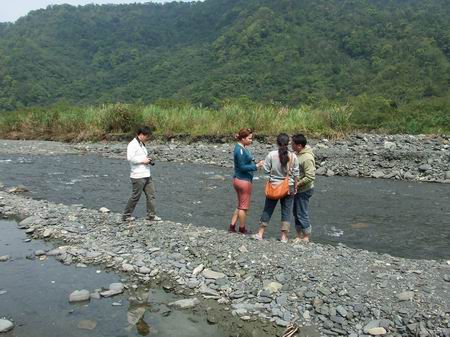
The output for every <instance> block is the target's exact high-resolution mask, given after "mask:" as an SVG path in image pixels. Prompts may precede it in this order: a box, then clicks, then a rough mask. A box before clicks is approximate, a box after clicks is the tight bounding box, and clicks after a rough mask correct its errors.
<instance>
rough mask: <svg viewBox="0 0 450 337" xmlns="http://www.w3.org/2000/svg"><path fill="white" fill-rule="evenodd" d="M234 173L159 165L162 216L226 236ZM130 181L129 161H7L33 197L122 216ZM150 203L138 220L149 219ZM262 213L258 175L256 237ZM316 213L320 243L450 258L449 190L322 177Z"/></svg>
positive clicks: (5, 175) (7, 174)
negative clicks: (216, 230)
mask: <svg viewBox="0 0 450 337" xmlns="http://www.w3.org/2000/svg"><path fill="white" fill-rule="evenodd" d="M231 171H232V170H231V169H228V168H220V167H215V166H208V165H198V164H180V163H173V162H172V163H168V162H157V163H156V165H155V166H152V175H153V176H154V182H155V185H156V189H157V201H156V206H157V213H158V215H159V216H161V217H162V218H164V219H168V220H173V221H177V222H181V223H192V224H194V225H203V226H208V227H215V228H223V229H226V228H227V226H228V224H229V221H230V216H231V213H232V211H233V209H234V207H235V203H236V196H235V192H234V190H233V188H232V186H231V173H232V172H231ZM128 177H129V165H128V163H127V162H126V161H125V160H117V159H108V158H103V157H99V156H95V155H59V156H19V155H0V181H3V183H5V184H7V185H8V186H15V185H18V184H23V185H25V186H26V187H27V188H29V189H30V190H31V192H30V193H31V196H32V197H33V198H37V199H39V198H42V199H47V200H50V201H53V202H57V203H59V202H60V203H65V204H83V205H84V206H85V207H88V208H94V209H97V208H100V207H107V208H109V209H110V210H112V211H115V212H122V211H123V208H124V206H125V204H126V201H127V199H128V197H129V195H130V193H131V186H130V181H129V178H128ZM143 199H144V196H143V197H142V200H141V202H140V204H139V205H138V207H137V209H136V212H135V213H136V215H137V216H144V214H145V209H144V202H143ZM263 206H264V194H263V180H262V178H261V177H258V176H257V178H256V180H255V181H254V190H253V197H252V204H251V210H250V213H249V217H248V224H249V227H250V229H252V230H256V228H257V224H258V220H259V216H260V215H261V212H262V208H263ZM310 208H311V220H312V225H313V240H314V241H315V242H319V243H325V244H339V243H342V244H345V245H347V246H350V247H353V248H359V249H366V250H370V251H376V252H380V253H388V254H391V255H394V256H399V257H406V258H419V259H449V258H450V186H449V185H444V184H432V183H421V182H408V181H395V180H383V179H363V178H350V177H318V178H317V181H316V190H315V194H314V196H313V198H312V199H311V203H310ZM279 222H280V211H279V208H277V210H275V213H274V216H273V218H272V221H271V223H270V225H269V227H268V231H267V234H268V237H269V238H272V239H275V238H276V237H278V235H279ZM224 235H225V234H224ZM227 235H231V234H227ZM293 236H294V229H293V228H292V233H291V237H293Z"/></svg>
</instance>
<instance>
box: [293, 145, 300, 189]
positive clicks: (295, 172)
mask: <svg viewBox="0 0 450 337" xmlns="http://www.w3.org/2000/svg"><path fill="white" fill-rule="evenodd" d="M292 175H293V176H294V194H295V193H297V187H298V176H299V175H300V169H299V165H298V158H297V156H296V155H295V154H294V167H293V168H292Z"/></svg>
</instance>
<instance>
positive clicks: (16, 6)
mask: <svg viewBox="0 0 450 337" xmlns="http://www.w3.org/2000/svg"><path fill="white" fill-rule="evenodd" d="M170 1H172V0H145V1H140V0H133V1H127V0H0V22H14V21H16V20H17V19H18V18H20V17H21V16H24V15H27V13H28V12H29V11H31V10H34V9H39V8H46V7H47V6H48V5H60V4H70V5H87V4H92V3H94V4H124V3H136V2H140V3H143V2H170ZM179 1H186V0H179Z"/></svg>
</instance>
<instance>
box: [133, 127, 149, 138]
mask: <svg viewBox="0 0 450 337" xmlns="http://www.w3.org/2000/svg"><path fill="white" fill-rule="evenodd" d="M151 133H152V130H150V128H149V127H148V126H141V127H140V128H139V129H137V132H136V134H137V135H138V136H139V135H140V134H142V135H144V136H148V135H150V134H151Z"/></svg>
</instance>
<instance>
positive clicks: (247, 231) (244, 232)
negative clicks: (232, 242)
mask: <svg viewBox="0 0 450 337" xmlns="http://www.w3.org/2000/svg"><path fill="white" fill-rule="evenodd" d="M239 234H244V235H250V234H252V232H251V231H249V230H248V229H246V228H241V227H239Z"/></svg>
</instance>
